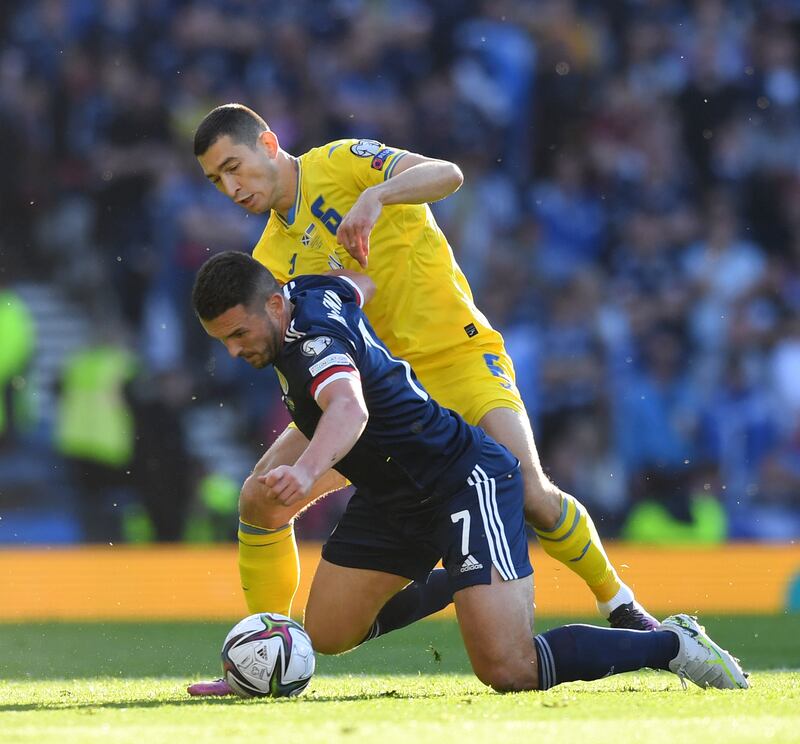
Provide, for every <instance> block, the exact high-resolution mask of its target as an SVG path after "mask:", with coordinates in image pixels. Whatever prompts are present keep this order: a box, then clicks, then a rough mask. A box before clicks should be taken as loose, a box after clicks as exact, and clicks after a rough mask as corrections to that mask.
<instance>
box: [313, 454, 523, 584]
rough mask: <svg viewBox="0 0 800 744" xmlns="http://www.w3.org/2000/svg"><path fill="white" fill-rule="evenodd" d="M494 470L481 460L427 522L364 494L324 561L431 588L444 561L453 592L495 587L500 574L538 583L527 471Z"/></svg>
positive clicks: (489, 461) (351, 504)
mask: <svg viewBox="0 0 800 744" xmlns="http://www.w3.org/2000/svg"><path fill="white" fill-rule="evenodd" d="M493 462H495V463H496V460H495V459H493V458H489V457H486V456H484V457H481V459H480V460H479V462H478V463H476V465H475V467H474V468H473V470H472V473H471V474H470V476H469V477H468V478H467V480H466V481H465V483H464V487H463V488H462V489H460V490H458V491H456V492H455V493H454V494H453V495H452V496H451V497H450V499H448V500H446V501H445V502H444V503H443V504H442V505H441V507H439V508H437V509H436V510H434V511H433V512H429V513H428V514H426V515H420V516H412V517H408V516H398V515H396V514H392V513H388V512H387V510H386V509H385V508H381V507H379V506H376V505H375V502H374V500H373V499H371V498H370V497H369V495H368V494H364V493H359V491H356V492H355V493H354V494H353V496H352V497H351V499H350V502H349V503H348V505H347V509H346V510H345V513H344V514H343V515H342V517H341V519H340V520H339V523H338V525H337V526H336V529H335V530H334V531H333V534H331V536H330V538H328V541H327V542H326V543H325V545H324V546H323V548H322V557H323V558H324V559H325V560H326V561H329V562H330V563H334V564H336V565H337V566H344V567H347V568H366V569H371V570H373V571H383V572H385V573H390V574H396V575H398V576H404V577H406V578H408V579H411V580H414V581H424V580H425V579H426V578H427V576H428V574H429V573H430V571H431V570H432V569H433V568H434V566H436V564H437V563H438V562H439V560H440V559H441V561H442V564H443V565H444V567H445V568H446V569H447V573H448V576H449V577H450V585H451V587H452V590H453V592H457V591H459V590H460V589H466V588H467V587H469V586H476V585H478V584H491V582H492V575H491V570H492V566H494V567H495V568H496V569H497V572H498V573H499V574H500V576H501V577H502V578H503V579H504V580H505V581H510V580H512V579H521V578H524V577H526V576H530V575H531V574H532V573H533V568H532V567H531V562H530V557H529V555H528V539H527V535H526V532H525V518H524V516H523V510H522V506H523V486H522V475H521V473H520V470H519V464H516V465H515V466H514V467H513V469H512V470H509V471H506V472H502V473H499V474H496V475H492V474H491V473H492V469H491V468H492V463H493ZM504 464H505V465H507V464H508V461H507V460H505V461H504ZM487 468H488V469H487Z"/></svg>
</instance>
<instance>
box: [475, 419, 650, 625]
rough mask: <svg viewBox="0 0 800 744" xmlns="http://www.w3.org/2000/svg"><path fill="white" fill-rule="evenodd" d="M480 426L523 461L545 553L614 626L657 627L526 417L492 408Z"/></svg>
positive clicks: (532, 517) (528, 501) (529, 513)
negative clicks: (550, 468) (545, 464)
mask: <svg viewBox="0 0 800 744" xmlns="http://www.w3.org/2000/svg"><path fill="white" fill-rule="evenodd" d="M479 425H480V426H481V428H482V429H483V430H484V431H485V432H486V433H487V434H489V436H491V437H492V438H493V439H495V440H496V441H498V442H500V443H501V444H503V445H504V446H505V447H507V448H508V449H509V450H510V451H511V452H512V453H513V454H514V455H515V457H516V458H517V459H518V460H519V461H520V469H521V471H522V477H523V482H524V486H525V520H526V521H527V523H528V524H529V525H530V526H531V527H533V529H534V531H535V532H536V536H537V537H538V538H539V542H540V544H541V545H542V547H543V548H544V550H545V552H546V553H547V554H548V555H549V556H551V557H552V558H555V559H556V560H557V561H560V562H561V563H563V564H564V565H565V566H566V567H567V568H569V569H570V570H571V571H574V572H575V573H576V574H578V576H580V577H581V578H582V579H583V580H584V581H585V582H586V583H587V585H588V586H589V589H590V590H591V591H592V593H593V594H594V595H595V599H596V600H597V604H598V609H599V610H600V612H601V614H602V615H604V616H605V617H608V618H609V622H610V623H611V624H612V626H614V627H625V628H632V629H634V630H652V629H654V628H656V627H658V622H657V621H656V619H655V618H653V617H652V616H651V615H649V614H648V613H647V612H646V611H645V610H644V609H643V608H642V607H641V606H640V605H639V604H638V603H636V601H635V599H634V595H633V592H632V591H631V589H630V588H629V587H627V586H626V585H625V584H623V583H622V581H621V580H620V578H619V576H618V574H617V572H616V571H615V570H614V567H613V566H612V565H611V562H610V561H609V559H608V556H607V555H606V552H605V550H604V549H603V544H602V542H601V541H600V537H599V535H598V534H597V530H596V528H595V526H594V522H593V521H592V518H591V517H590V516H589V513H588V512H587V510H586V508H585V507H584V506H583V504H581V503H580V502H579V501H578V500H577V499H576V498H575V497H574V496H570V495H569V494H566V493H564V492H563V491H561V489H560V488H558V487H557V486H556V485H555V484H553V483H552V482H551V481H550V479H549V478H548V477H547V475H546V474H545V472H544V470H543V469H542V465H541V462H540V460H539V454H538V452H537V451H536V444H535V442H534V438H533V432H532V431H531V427H530V422H529V420H528V416H527V414H526V413H525V412H524V411H521V412H520V411H516V410H514V409H512V408H509V407H500V408H493V409H491V410H490V411H488V412H487V413H486V414H485V415H484V416H483V417H482V418H481V420H480V422H479Z"/></svg>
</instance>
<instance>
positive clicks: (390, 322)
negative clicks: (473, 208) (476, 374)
mask: <svg viewBox="0 0 800 744" xmlns="http://www.w3.org/2000/svg"><path fill="white" fill-rule="evenodd" d="M406 154H407V152H406V151H405V150H397V149H395V148H392V147H386V146H385V145H382V144H381V143H380V142H375V141H374V140H355V139H346V140H338V141H336V142H331V143H329V144H327V145H324V146H323V147H317V148H315V149H313V150H310V151H309V152H307V153H305V154H304V155H301V156H300V157H299V158H298V159H297V163H298V168H299V172H298V186H297V196H296V199H295V203H294V206H293V208H292V209H291V210H290V212H289V215H288V219H284V218H283V217H282V216H281V215H279V214H278V213H277V212H274V211H273V212H272V213H271V215H270V218H269V222H268V223H267V226H266V228H265V229H264V233H263V235H262V236H261V239H260V240H259V241H258V244H257V245H256V247H255V250H254V251H253V256H254V257H255V258H256V259H257V260H258V261H260V262H261V263H262V264H264V265H265V266H266V267H267V268H268V269H269V270H270V271H271V272H272V273H273V274H274V276H275V278H276V279H277V280H278V281H280V282H286V281H288V280H289V279H291V278H292V277H293V276H298V275H300V274H322V273H325V272H326V271H330V270H331V269H336V268H346V269H353V270H354V271H362V269H361V267H360V266H359V265H358V262H357V261H355V259H353V258H351V257H350V255H349V254H348V253H347V251H346V250H345V249H344V248H343V247H342V246H341V245H339V244H338V243H337V242H336V230H337V228H338V227H339V224H340V223H341V221H342V218H343V216H344V215H345V214H347V212H348V211H349V210H350V208H351V207H352V206H353V203H354V202H355V201H356V199H357V198H358V196H359V195H360V194H361V192H362V191H364V189H366V188H368V187H369V186H373V185H375V184H378V183H380V182H381V181H383V180H385V179H387V178H389V177H390V176H391V175H392V171H393V170H394V168H395V166H396V165H397V163H399V162H400V161H401V160H402V158H403V157H404V156H405V155H406ZM366 273H367V274H368V275H369V276H370V277H371V278H372V280H373V281H374V282H375V285H376V287H377V292H376V293H375V297H374V298H373V299H372V300H371V301H370V303H369V304H368V305H367V307H366V313H367V316H368V317H369V319H370V322H371V323H372V325H373V327H374V328H375V331H376V332H377V334H378V336H380V338H381V339H383V341H384V343H385V344H386V345H387V346H388V347H389V349H390V350H391V351H392V353H393V354H395V355H396V356H399V357H403V358H404V359H407V360H408V361H409V362H410V363H411V364H412V366H414V367H415V368H417V369H418V371H419V370H420V369H424V368H426V367H428V368H430V367H442V366H447V365H448V363H451V364H452V363H453V362H457V360H456V359H454V358H453V357H455V356H457V355H459V356H460V354H457V352H458V350H459V349H460V348H463V347H473V348H475V349H476V350H477V349H481V348H484V346H485V345H486V343H487V342H491V344H492V347H493V348H497V347H498V346H499V348H500V349H502V338H501V337H500V335H499V334H498V333H497V332H496V331H495V330H493V329H492V327H491V326H490V325H489V322H488V320H487V319H486V318H485V316H484V315H483V313H481V312H480V311H479V310H478V308H477V307H476V306H475V303H474V302H473V299H472V292H471V290H470V288H469V285H468V284H467V280H466V279H465V277H464V274H463V273H462V272H461V269H460V268H459V266H458V264H457V263H456V261H455V258H454V257H453V252H452V250H451V248H450V246H449V245H448V243H447V239H446V238H445V236H444V234H443V233H442V231H441V230H440V229H439V226H438V225H437V224H436V221H435V220H434V218H433V215H432V214H431V211H430V208H429V207H428V205H427V204H400V205H389V206H385V207H384V208H383V211H382V212H381V215H380V217H379V218H378V221H377V223H376V225H375V227H374V229H373V231H372V234H371V235H370V252H369V263H368V268H367V270H366Z"/></svg>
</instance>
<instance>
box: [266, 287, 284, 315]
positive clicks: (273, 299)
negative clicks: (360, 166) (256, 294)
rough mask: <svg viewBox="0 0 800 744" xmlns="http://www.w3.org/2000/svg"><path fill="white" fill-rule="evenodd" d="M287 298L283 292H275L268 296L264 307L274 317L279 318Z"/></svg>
mask: <svg viewBox="0 0 800 744" xmlns="http://www.w3.org/2000/svg"><path fill="white" fill-rule="evenodd" d="M284 302H285V300H284V299H283V294H282V293H281V292H275V293H274V294H271V295H270V296H269V297H267V301H266V302H265V303H264V309H265V310H266V311H267V312H268V313H269V314H270V315H272V316H273V317H274V318H279V317H280V316H281V315H282V314H283V306H284Z"/></svg>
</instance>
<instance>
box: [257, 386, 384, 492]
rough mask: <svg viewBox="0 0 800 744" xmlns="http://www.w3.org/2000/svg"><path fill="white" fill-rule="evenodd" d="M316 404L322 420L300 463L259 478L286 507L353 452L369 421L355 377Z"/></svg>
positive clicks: (327, 389) (328, 388) (330, 390)
mask: <svg viewBox="0 0 800 744" xmlns="http://www.w3.org/2000/svg"><path fill="white" fill-rule="evenodd" d="M317 403H318V404H319V407H320V408H321V409H322V416H321V417H320V420H319V423H318V424H317V429H316V431H315V432H314V436H313V437H312V438H311V441H310V442H309V444H308V447H306V449H305V451H304V452H303V454H302V455H300V457H299V458H298V460H297V462H296V463H295V464H294V465H281V466H279V467H277V468H274V469H273V470H270V471H269V472H268V473H267V474H266V475H262V476H259V478H258V480H259V481H260V482H261V483H264V484H265V485H266V486H268V487H269V488H270V489H271V490H272V492H273V493H274V494H275V497H276V498H277V500H278V501H279V502H281V503H282V504H284V505H286V506H289V505H290V504H293V503H295V502H297V501H301V500H302V499H304V498H305V497H306V496H307V495H308V493H309V492H310V490H311V487H312V486H313V485H314V481H316V480H317V479H318V478H319V477H320V476H321V475H322V474H323V473H325V472H326V471H328V470H330V468H332V467H334V465H336V463H337V462H339V460H341V459H342V458H343V457H344V456H345V455H346V454H347V453H348V452H349V451H350V450H351V449H352V448H353V445H354V444H355V443H356V442H357V441H358V438H359V437H360V436H361V433H362V432H363V431H364V427H365V426H366V425H367V420H368V419H369V413H368V412H367V405H366V403H365V402H364V394H363V392H362V390H361V382H360V380H359V379H358V377H357V376H356V375H347V376H346V377H342V378H340V379H337V380H334V381H333V382H331V383H330V384H329V385H327V386H326V387H325V388H323V389H322V390H321V391H320V393H319V395H318V396H317Z"/></svg>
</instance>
